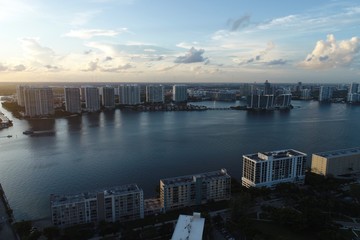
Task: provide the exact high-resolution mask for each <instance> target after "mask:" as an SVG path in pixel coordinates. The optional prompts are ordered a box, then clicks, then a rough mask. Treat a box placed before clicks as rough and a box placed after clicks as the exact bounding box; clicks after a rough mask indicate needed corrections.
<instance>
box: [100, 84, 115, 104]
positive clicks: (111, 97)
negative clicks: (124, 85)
mask: <svg viewBox="0 0 360 240" xmlns="http://www.w3.org/2000/svg"><path fill="white" fill-rule="evenodd" d="M100 91H101V105H102V106H103V107H104V108H109V109H114V108H115V90H114V88H113V87H102V88H101V89H100Z"/></svg>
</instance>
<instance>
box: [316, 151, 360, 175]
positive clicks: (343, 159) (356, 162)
mask: <svg viewBox="0 0 360 240" xmlns="http://www.w3.org/2000/svg"><path fill="white" fill-rule="evenodd" d="M311 172H313V173H316V174H320V175H324V176H339V175H345V174H353V173H359V172H360V147H357V148H349V149H341V150H334V151H328V152H320V153H314V154H313V155H312V159H311Z"/></svg>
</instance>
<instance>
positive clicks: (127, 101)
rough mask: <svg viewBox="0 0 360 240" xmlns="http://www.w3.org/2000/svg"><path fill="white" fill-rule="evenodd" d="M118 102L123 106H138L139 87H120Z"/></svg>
mask: <svg viewBox="0 0 360 240" xmlns="http://www.w3.org/2000/svg"><path fill="white" fill-rule="evenodd" d="M119 102H120V104H124V105H137V104H140V103H141V101H140V86H139V85H137V84H126V85H120V86H119Z"/></svg>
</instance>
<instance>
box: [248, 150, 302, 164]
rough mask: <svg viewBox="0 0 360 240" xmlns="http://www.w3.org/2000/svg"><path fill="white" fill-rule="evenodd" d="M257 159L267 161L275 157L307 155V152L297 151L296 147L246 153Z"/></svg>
mask: <svg viewBox="0 0 360 240" xmlns="http://www.w3.org/2000/svg"><path fill="white" fill-rule="evenodd" d="M244 156H246V157H248V158H250V159H252V160H255V161H267V160H273V159H281V158H288V157H294V156H306V154H305V153H302V152H299V151H296V150H294V149H285V150H277V151H271V152H258V153H252V154H246V155H244Z"/></svg>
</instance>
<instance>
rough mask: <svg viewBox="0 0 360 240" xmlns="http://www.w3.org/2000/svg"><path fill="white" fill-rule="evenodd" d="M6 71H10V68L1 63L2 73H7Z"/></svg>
mask: <svg viewBox="0 0 360 240" xmlns="http://www.w3.org/2000/svg"><path fill="white" fill-rule="evenodd" d="M6 70H8V67H6V66H4V65H3V64H2V63H0V72H5V71H6Z"/></svg>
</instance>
